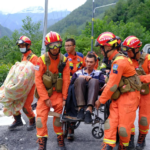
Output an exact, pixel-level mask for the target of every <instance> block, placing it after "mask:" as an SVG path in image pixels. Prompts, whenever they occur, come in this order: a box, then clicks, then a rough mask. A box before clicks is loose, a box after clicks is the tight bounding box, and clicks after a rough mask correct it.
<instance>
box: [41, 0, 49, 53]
mask: <svg viewBox="0 0 150 150" xmlns="http://www.w3.org/2000/svg"><path fill="white" fill-rule="evenodd" d="M47 14H48V0H45V12H44V27H43V40H42V49H41V55H43V54H44V53H45V52H46V47H45V44H44V39H45V36H46V33H47Z"/></svg>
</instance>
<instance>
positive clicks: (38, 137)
mask: <svg viewBox="0 0 150 150" xmlns="http://www.w3.org/2000/svg"><path fill="white" fill-rule="evenodd" d="M36 136H37V137H38V138H41V137H48V135H44V136H40V135H36Z"/></svg>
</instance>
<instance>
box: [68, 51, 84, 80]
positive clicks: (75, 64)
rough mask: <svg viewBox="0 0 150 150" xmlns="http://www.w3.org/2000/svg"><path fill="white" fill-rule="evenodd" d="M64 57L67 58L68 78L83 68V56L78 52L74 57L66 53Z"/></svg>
mask: <svg viewBox="0 0 150 150" xmlns="http://www.w3.org/2000/svg"><path fill="white" fill-rule="evenodd" d="M65 56H66V57H67V58H68V61H69V67H70V78H71V77H72V75H73V74H74V73H75V72H76V71H78V70H81V69H82V68H84V67H85V60H84V55H83V54H82V53H80V52H76V54H75V55H72V54H69V53H66V54H65Z"/></svg>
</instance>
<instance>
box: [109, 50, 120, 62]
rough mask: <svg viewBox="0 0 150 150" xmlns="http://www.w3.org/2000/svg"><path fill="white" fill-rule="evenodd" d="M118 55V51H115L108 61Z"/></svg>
mask: <svg viewBox="0 0 150 150" xmlns="http://www.w3.org/2000/svg"><path fill="white" fill-rule="evenodd" d="M116 54H118V51H117V50H115V51H114V52H113V53H112V54H111V56H110V57H109V58H108V59H109V60H112V59H113V58H114V56H115V55H116Z"/></svg>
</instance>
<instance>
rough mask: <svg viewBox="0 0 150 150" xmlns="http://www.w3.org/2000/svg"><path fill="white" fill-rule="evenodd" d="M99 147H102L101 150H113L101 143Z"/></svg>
mask: <svg viewBox="0 0 150 150" xmlns="http://www.w3.org/2000/svg"><path fill="white" fill-rule="evenodd" d="M101 147H102V148H101V150H113V147H111V146H110V145H108V144H106V143H102V146H101Z"/></svg>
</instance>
